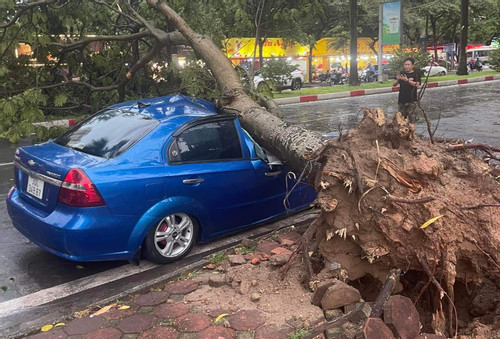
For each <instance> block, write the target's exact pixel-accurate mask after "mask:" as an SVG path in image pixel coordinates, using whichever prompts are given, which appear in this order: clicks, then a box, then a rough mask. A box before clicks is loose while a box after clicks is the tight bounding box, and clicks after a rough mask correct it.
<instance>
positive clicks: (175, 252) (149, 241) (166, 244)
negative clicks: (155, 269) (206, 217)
mask: <svg viewBox="0 0 500 339" xmlns="http://www.w3.org/2000/svg"><path fill="white" fill-rule="evenodd" d="M198 229H199V227H198V224H197V222H196V220H195V219H194V218H193V217H191V216H189V215H187V214H185V213H172V214H169V215H167V216H166V217H164V218H162V219H161V220H160V222H158V223H157V224H156V225H155V226H154V227H152V228H151V229H150V230H149V232H148V235H147V236H146V239H145V240H144V247H143V253H144V257H146V259H148V260H150V261H152V262H154V263H157V264H166V263H170V262H173V261H176V260H179V259H181V258H182V257H184V256H185V255H186V254H188V252H189V250H190V249H191V247H193V245H194V243H195V242H196V239H197V238H198Z"/></svg>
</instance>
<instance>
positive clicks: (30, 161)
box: [28, 160, 36, 166]
mask: <svg viewBox="0 0 500 339" xmlns="http://www.w3.org/2000/svg"><path fill="white" fill-rule="evenodd" d="M35 164H36V162H34V161H33V160H28V165H30V166H34V165H35Z"/></svg>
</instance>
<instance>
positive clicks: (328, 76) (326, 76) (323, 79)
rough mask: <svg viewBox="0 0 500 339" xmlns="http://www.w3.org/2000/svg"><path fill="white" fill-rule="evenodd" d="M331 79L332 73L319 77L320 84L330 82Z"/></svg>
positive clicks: (322, 74)
mask: <svg viewBox="0 0 500 339" xmlns="http://www.w3.org/2000/svg"><path fill="white" fill-rule="evenodd" d="M330 78H331V74H330V72H326V73H321V74H320V75H319V77H318V80H319V82H329V81H330Z"/></svg>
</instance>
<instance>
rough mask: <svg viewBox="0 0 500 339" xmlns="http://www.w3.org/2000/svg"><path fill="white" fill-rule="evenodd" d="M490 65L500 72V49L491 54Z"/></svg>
mask: <svg viewBox="0 0 500 339" xmlns="http://www.w3.org/2000/svg"><path fill="white" fill-rule="evenodd" d="M489 63H490V66H491V68H493V69H494V70H495V71H497V72H500V47H499V48H497V49H494V50H492V51H491V52H490V56H489Z"/></svg>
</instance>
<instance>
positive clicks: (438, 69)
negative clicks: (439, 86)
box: [422, 66, 448, 76]
mask: <svg viewBox="0 0 500 339" xmlns="http://www.w3.org/2000/svg"><path fill="white" fill-rule="evenodd" d="M422 70H423V71H424V76H427V73H429V70H430V74H429V76H433V75H446V74H448V71H447V70H446V68H444V67H443V66H432V67H431V66H425V67H424V68H422Z"/></svg>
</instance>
